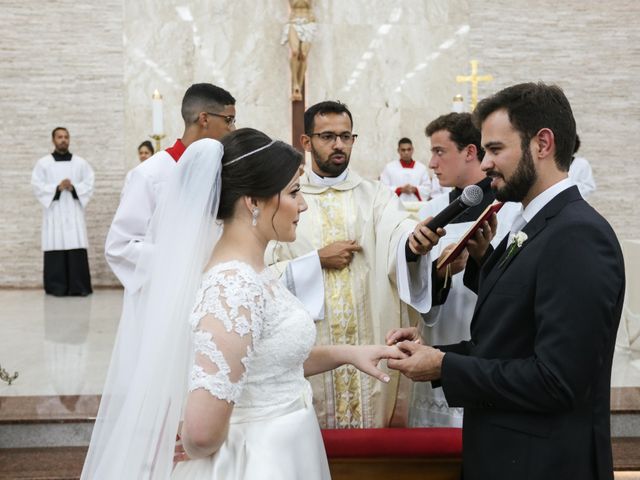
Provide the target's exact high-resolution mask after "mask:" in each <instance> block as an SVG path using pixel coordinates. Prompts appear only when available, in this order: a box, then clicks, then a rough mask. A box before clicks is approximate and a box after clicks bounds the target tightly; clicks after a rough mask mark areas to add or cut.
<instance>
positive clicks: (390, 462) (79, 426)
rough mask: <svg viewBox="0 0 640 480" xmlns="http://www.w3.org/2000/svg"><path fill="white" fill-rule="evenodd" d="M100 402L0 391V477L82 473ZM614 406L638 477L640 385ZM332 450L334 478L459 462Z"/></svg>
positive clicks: (624, 451)
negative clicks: (2, 393)
mask: <svg viewBox="0 0 640 480" xmlns="http://www.w3.org/2000/svg"><path fill="white" fill-rule="evenodd" d="M99 402H100V397H99V396H97V395H94V396H66V397H0V480H8V479H16V480H23V479H33V480H36V479H37V480H63V479H64V480H67V479H69V480H71V479H77V478H79V475H80V471H81V469H82V463H83V461H84V457H85V454H86V448H87V445H88V444H89V441H90V438H91V430H92V428H93V423H94V421H95V417H96V413H97V410H98V405H99ZM611 409H612V416H611V426H612V436H613V437H614V438H613V440H612V444H613V453H614V468H615V470H616V471H617V474H616V478H617V479H620V480H623V479H624V480H640V388H620V389H615V388H614V389H612V401H611ZM325 441H327V439H325ZM434 443H435V444H437V442H434ZM328 451H329V449H328ZM458 451H459V447H458ZM329 454H330V465H331V470H332V476H333V480H354V479H358V478H368V479H369V478H370V479H376V478H380V479H383V478H384V479H390V478H393V479H396V480H410V479H417V478H420V479H432V480H449V479H451V480H454V479H457V478H458V472H459V468H460V458H459V454H456V453H455V452H448V453H447V454H446V455H442V456H440V457H437V456H436V457H435V458H433V457H432V458H421V457H419V456H416V457H411V458H397V457H393V455H389V456H388V455H384V453H381V454H380V455H382V456H377V457H371V456H369V457H366V456H365V457H360V456H354V457H349V458H340V457H338V456H335V455H334V456H332V454H331V452H330V451H329ZM426 472H429V474H428V475H426ZM419 474H420V475H419Z"/></svg>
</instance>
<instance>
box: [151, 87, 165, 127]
mask: <svg viewBox="0 0 640 480" xmlns="http://www.w3.org/2000/svg"><path fill="white" fill-rule="evenodd" d="M151 98H152V99H153V101H152V105H153V128H152V134H153V135H158V136H160V135H163V134H164V128H163V125H162V123H163V122H162V120H163V119H162V95H160V92H159V91H158V90H157V89H156V91H154V92H153V96H152V97H151Z"/></svg>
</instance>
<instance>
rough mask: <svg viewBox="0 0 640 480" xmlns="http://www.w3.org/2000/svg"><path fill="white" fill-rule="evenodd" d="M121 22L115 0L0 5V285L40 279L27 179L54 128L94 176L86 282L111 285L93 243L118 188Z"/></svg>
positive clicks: (36, 222) (34, 208) (13, 0)
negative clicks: (66, 134)
mask: <svg viewBox="0 0 640 480" xmlns="http://www.w3.org/2000/svg"><path fill="white" fill-rule="evenodd" d="M122 21H123V17H122V2H121V1H120V0H104V1H101V2H77V1H73V0H58V1H55V2H43V1H36V0H24V1H21V0H20V1H19V0H5V1H3V2H2V8H1V15H0V79H1V81H0V138H2V151H3V162H2V171H1V173H0V220H1V222H2V227H1V228H2V234H1V235H0V266H1V267H0V286H7V285H11V286H31V285H33V286H35V285H40V284H41V278H42V252H41V251H40V224H41V207H40V205H39V204H38V203H37V202H36V200H35V198H34V196H33V194H32V192H31V186H30V179H31V171H32V169H33V166H34V165H35V163H36V161H37V160H38V159H39V158H40V157H42V156H44V155H46V154H47V153H49V152H51V151H52V150H53V147H52V144H51V130H52V129H53V128H54V127H56V126H59V125H63V126H66V127H67V128H68V129H69V131H70V134H71V145H70V150H71V151H72V152H73V153H76V154H77V155H79V156H81V157H84V158H85V159H86V160H87V161H88V162H89V163H90V164H91V165H92V167H93V169H94V170H95V172H96V186H95V193H94V195H93V198H92V200H91V202H90V203H89V205H88V207H87V212H86V217H87V229H88V235H89V261H90V264H91V273H92V274H93V278H94V281H95V283H96V284H100V283H102V282H107V283H109V282H113V281H114V280H113V277H112V274H111V272H110V271H109V269H108V267H107V265H106V263H105V262H104V259H103V258H104V256H103V245H104V237H105V234H106V231H107V228H108V225H109V222H110V219H111V217H112V216H113V212H114V211H115V208H116V206H117V202H118V194H119V191H120V174H119V172H118V171H116V170H114V167H115V166H117V164H118V163H119V162H120V161H121V159H122V154H123V102H122V98H123V91H122V73H123V70H122V69H123V56H122Z"/></svg>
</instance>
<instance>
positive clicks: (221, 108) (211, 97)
mask: <svg viewBox="0 0 640 480" xmlns="http://www.w3.org/2000/svg"><path fill="white" fill-rule="evenodd" d="M235 103H236V101H235V99H234V98H233V97H232V96H231V94H230V93H229V92H227V91H226V90H224V89H222V88H220V87H217V86H215V85H211V84H209V83H199V84H194V85H192V86H191V87H189V89H188V90H187V91H186V93H185V94H184V97H183V99H182V118H183V120H184V125H185V129H184V133H183V134H182V138H179V139H177V140H176V141H175V143H174V144H173V146H172V147H169V148H167V149H166V150H161V151H159V152H156V153H155V154H154V155H152V156H151V157H150V158H148V159H147V160H145V161H144V162H141V163H140V164H139V165H138V166H136V167H135V168H134V169H132V170H131V171H130V172H129V173H128V174H127V181H126V182H125V185H124V188H123V190H122V194H121V197H120V205H119V206H118V210H117V211H116V214H115V216H114V218H113V222H112V223H111V228H110V229H109V233H108V234H107V240H106V243H105V257H106V259H107V263H108V264H109V266H110V267H111V270H113V273H115V275H116V276H117V277H118V280H120V282H121V283H122V285H123V286H124V287H125V290H126V291H127V293H129V294H133V293H135V292H137V291H138V289H139V288H140V287H141V285H142V283H144V280H145V277H144V272H142V271H140V270H139V271H138V274H136V267H137V266H138V259H139V258H140V256H141V253H142V252H143V250H144V249H145V248H147V247H148V246H149V242H148V239H147V238H146V237H147V234H148V233H149V232H148V228H149V223H150V221H151V217H152V216H153V212H154V211H155V209H156V207H157V205H158V202H159V199H160V195H161V193H162V188H163V186H164V185H165V183H166V181H167V179H168V178H169V175H171V174H172V173H173V172H174V170H175V167H176V165H177V163H178V161H179V160H180V157H181V156H182V154H183V153H184V151H185V149H186V148H187V147H188V146H189V145H191V143H193V142H195V141H196V140H200V139H202V138H213V139H216V140H219V139H221V138H222V137H223V136H224V135H225V134H227V133H229V132H231V131H233V130H234V129H235V115H236V109H235Z"/></svg>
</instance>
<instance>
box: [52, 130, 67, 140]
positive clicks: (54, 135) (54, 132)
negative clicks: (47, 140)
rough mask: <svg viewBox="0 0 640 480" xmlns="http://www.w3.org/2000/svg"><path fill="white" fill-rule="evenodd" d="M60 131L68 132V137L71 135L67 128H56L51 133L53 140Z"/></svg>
mask: <svg viewBox="0 0 640 480" xmlns="http://www.w3.org/2000/svg"><path fill="white" fill-rule="evenodd" d="M58 130H64V131H65V132H67V135H69V130H67V128H66V127H56V128H54V129H53V130H52V131H51V139H52V140H53V139H54V138H55V137H56V132H57V131H58Z"/></svg>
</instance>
